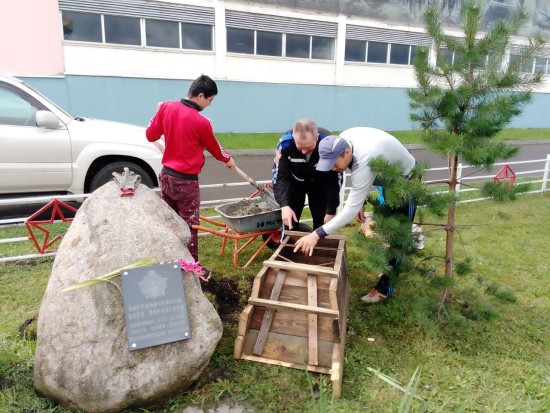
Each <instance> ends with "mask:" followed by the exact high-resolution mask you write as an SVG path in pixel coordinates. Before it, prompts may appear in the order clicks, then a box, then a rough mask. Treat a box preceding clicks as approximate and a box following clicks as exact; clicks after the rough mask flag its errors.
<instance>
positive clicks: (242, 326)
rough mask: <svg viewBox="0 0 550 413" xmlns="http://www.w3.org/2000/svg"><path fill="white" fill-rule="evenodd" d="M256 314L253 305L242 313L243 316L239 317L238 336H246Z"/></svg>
mask: <svg viewBox="0 0 550 413" xmlns="http://www.w3.org/2000/svg"><path fill="white" fill-rule="evenodd" d="M253 313H254V306H253V305H247V306H246V307H245V308H244V310H243V312H242V313H241V316H240V317H239V330H238V333H237V334H238V335H239V336H244V335H245V334H246V332H247V331H248V329H249V328H250V322H251V320H252V318H253Z"/></svg>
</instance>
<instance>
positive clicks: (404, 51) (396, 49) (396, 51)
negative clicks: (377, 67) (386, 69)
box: [390, 43, 410, 65]
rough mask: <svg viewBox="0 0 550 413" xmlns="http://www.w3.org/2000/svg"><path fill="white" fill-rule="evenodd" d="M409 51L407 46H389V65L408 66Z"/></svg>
mask: <svg viewBox="0 0 550 413" xmlns="http://www.w3.org/2000/svg"><path fill="white" fill-rule="evenodd" d="M409 49H410V46H409V45H407V44H396V43H392V44H391V45H390V64H392V65H408V64H409Z"/></svg>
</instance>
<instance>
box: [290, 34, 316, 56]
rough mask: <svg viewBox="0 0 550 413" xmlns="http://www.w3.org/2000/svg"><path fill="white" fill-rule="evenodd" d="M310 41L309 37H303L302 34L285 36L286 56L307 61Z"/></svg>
mask: <svg viewBox="0 0 550 413" xmlns="http://www.w3.org/2000/svg"><path fill="white" fill-rule="evenodd" d="M310 40H311V36H304V35H302V34H287V35H286V56H287V57H302V58H304V59H309V45H310Z"/></svg>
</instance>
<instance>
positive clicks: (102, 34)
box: [0, 0, 550, 132]
mask: <svg viewBox="0 0 550 413" xmlns="http://www.w3.org/2000/svg"><path fill="white" fill-rule="evenodd" d="M521 4H522V5H523V7H525V8H526V9H527V10H528V11H529V13H530V15H531V16H532V19H531V21H530V24H529V25H527V26H526V27H525V28H524V30H523V31H522V32H521V33H520V35H521V36H520V37H518V38H517V39H514V43H515V44H514V46H513V47H512V49H511V54H512V55H513V53H514V47H521V45H522V44H525V43H526V42H527V41H528V36H530V35H531V34H532V33H534V32H535V31H543V32H544V31H546V32H547V33H550V31H548V30H550V11H547V10H546V7H548V8H550V0H523V1H521ZM428 5H438V7H439V8H440V10H441V13H442V17H443V19H444V21H445V24H446V26H447V27H448V30H449V33H450V34H453V33H455V32H456V34H457V35H458V31H457V27H458V26H457V24H458V13H459V9H460V2H459V0H422V1H418V0H390V1H384V0H341V1H329V0H250V1H238V0H234V1H227V0H225V1H224V0H195V1H192V0H163V1H156V0H109V1H101V0H41V1H36V0H20V1H19V2H10V4H9V5H4V7H3V9H4V13H3V15H2V16H1V17H0V27H1V29H0V30H2V32H3V33H2V36H0V51H2V56H3V58H2V59H1V60H0V73H2V74H10V75H14V76H17V77H20V78H22V79H24V80H25V81H26V82H27V83H29V84H30V85H32V86H34V87H35V88H37V89H38V90H40V91H42V92H43V93H44V94H46V95H47V96H49V97H50V98H52V99H53V100H54V101H55V102H57V103H58V104H59V105H60V106H62V107H64V108H65V109H67V110H68V111H69V112H71V113H74V114H78V115H83V116H91V117H98V118H106V119H113V120H119V121H124V122H128V123H133V124H137V125H146V124H147V123H148V121H149V119H150V118H151V116H152V115H153V114H154V111H155V108H156V105H157V103H158V102H159V101H164V100H175V99H180V98H181V97H185V94H186V92H187V89H188V87H189V85H190V82H191V81H192V80H193V79H195V78H196V77H197V76H198V75H200V74H201V73H204V74H208V75H210V76H211V77H213V78H214V79H215V80H216V81H217V83H218V88H219V95H218V96H217V97H216V101H215V102H214V104H213V105H212V106H211V107H209V108H208V109H207V110H206V111H205V115H206V116H207V117H209V118H210V119H211V120H212V121H213V124H214V128H215V131H218V132H282V131H284V130H286V129H288V128H289V127H290V125H291V124H292V123H293V122H294V121H295V120H296V119H297V118H300V117H310V118H313V119H315V120H316V121H317V122H318V123H319V124H322V125H323V126H325V127H327V128H329V129H331V130H343V129H345V128H348V127H352V126H372V127H377V128H381V129H385V130H390V131H391V130H409V129H414V128H415V125H413V124H411V122H410V120H409V107H408V104H409V102H408V98H407V90H408V89H410V88H414V87H415V79H414V73H413V69H412V66H411V62H412V59H413V57H414V53H415V49H416V47H418V46H422V45H429V44H430V42H429V39H428V37H427V36H426V35H425V33H424V31H423V23H422V13H423V11H424V9H425V8H426V7H427V6H428ZM519 6H520V1H519V0H502V1H500V0H495V1H491V2H489V3H487V7H486V10H485V15H484V16H485V17H484V20H483V24H484V27H485V28H487V29H489V28H490V27H491V26H492V25H493V24H494V22H495V21H497V20H498V19H501V18H505V17H507V16H508V15H510V13H512V12H513V11H514V10H516V9H517V8H518V7H519ZM31 9H32V10H33V12H32V13H29V10H31ZM23 16H24V18H25V22H29V23H30V25H29V24H28V25H27V27H32V29H27V30H25V31H23V32H21V30H20V29H21V22H22V21H23ZM448 58H449V59H452V58H453V56H452V54H451V55H449V56H448ZM549 60H550V50H549V51H548V53H547V54H543V55H541V56H539V57H538V58H537V59H534V60H533V62H532V64H531V65H526V67H525V68H524V70H525V71H542V72H543V73H545V74H548V76H545V82H544V84H543V85H542V87H541V88H539V89H538V90H537V91H536V92H535V93H534V99H533V102H532V104H531V105H529V106H528V107H527V108H526V110H525V112H524V114H523V115H522V116H521V117H519V118H517V119H516V120H515V121H514V123H513V124H512V125H511V127H518V128H528V127H531V128H542V127H550V119H549V118H548V116H545V113H546V111H547V108H548V107H549V106H550V93H549V92H550V82H549V80H548V79H550V62H549Z"/></svg>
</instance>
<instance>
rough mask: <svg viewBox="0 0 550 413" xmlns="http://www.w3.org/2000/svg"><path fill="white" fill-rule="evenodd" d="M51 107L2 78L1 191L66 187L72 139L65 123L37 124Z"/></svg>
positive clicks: (31, 190) (57, 189)
mask: <svg viewBox="0 0 550 413" xmlns="http://www.w3.org/2000/svg"><path fill="white" fill-rule="evenodd" d="M38 110H48V108H47V107H46V106H45V105H44V104H43V103H42V102H40V101H39V100H37V99H36V98H34V97H33V96H31V95H29V94H28V93H27V92H26V91H24V90H22V89H21V88H19V87H18V86H17V85H13V84H10V83H6V82H1V81H0V193H4V194H5V193H18V192H19V193H21V192H55V191H63V190H65V189H66V188H68V187H69V186H70V184H71V180H72V179H71V178H72V171H71V141H70V138H69V133H68V131H67V127H66V125H64V124H63V123H62V122H61V120H60V122H59V128H57V129H47V128H42V127H38V126H37V125H36V112H37V111H38Z"/></svg>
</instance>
